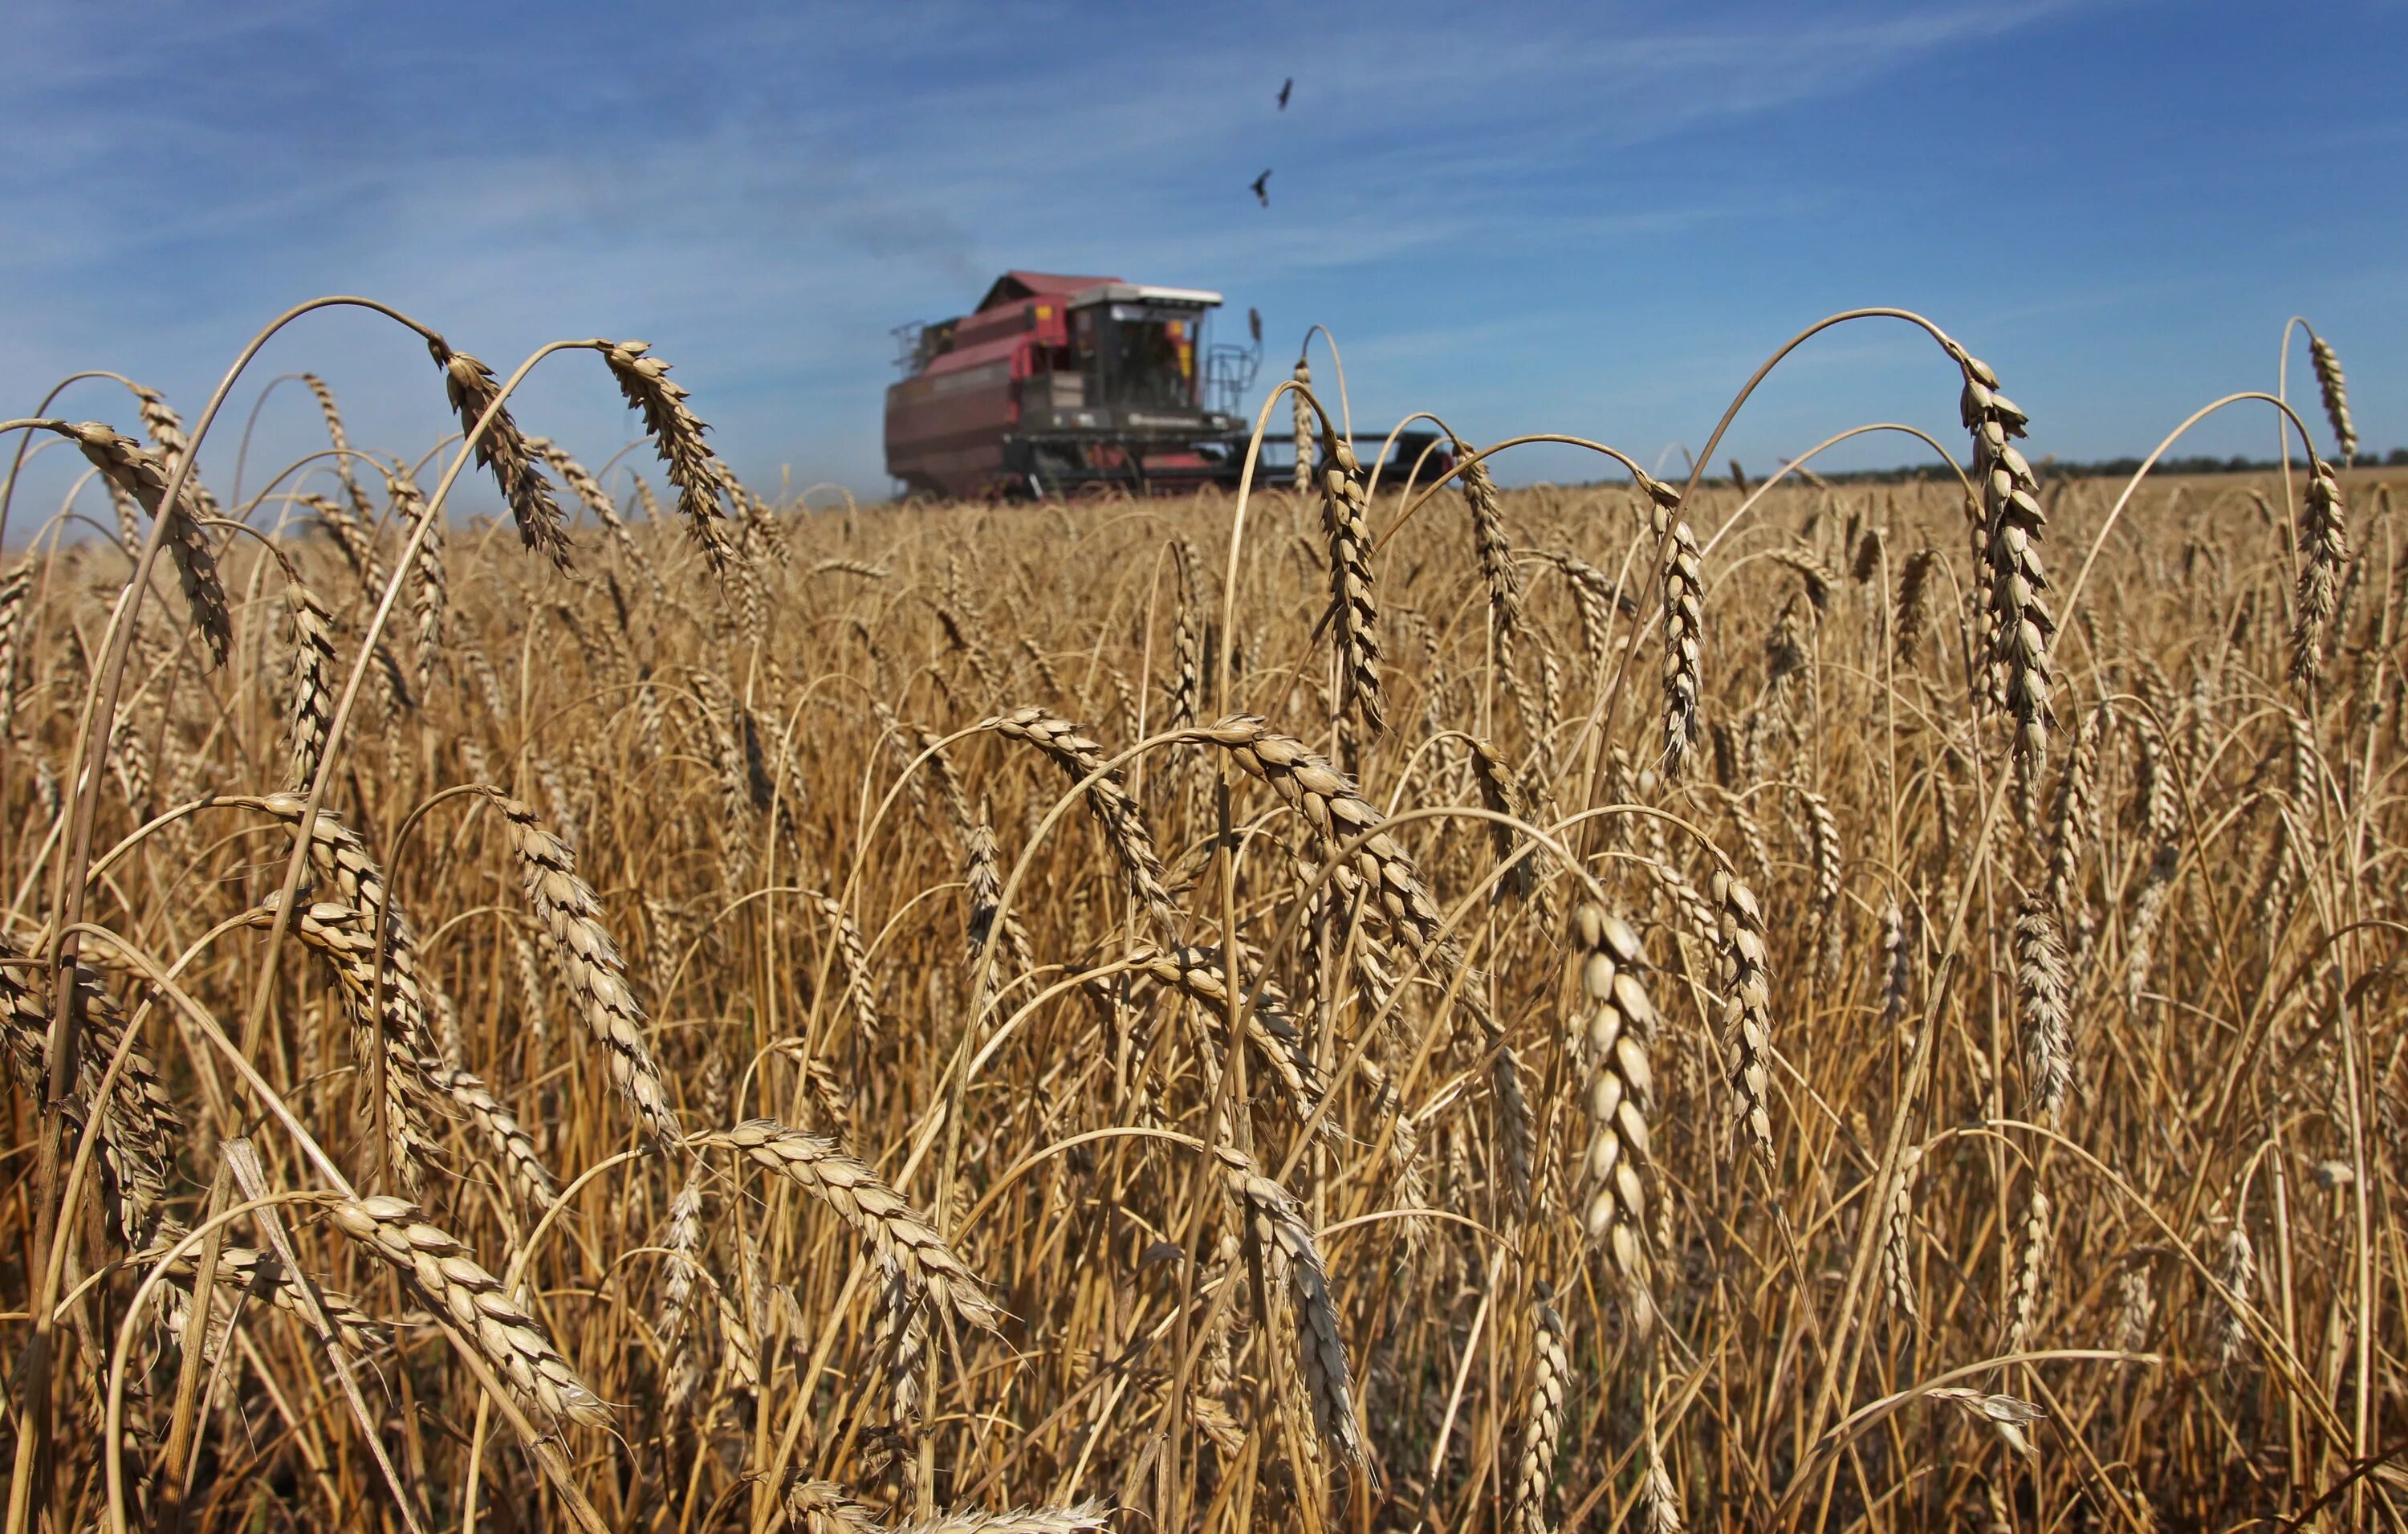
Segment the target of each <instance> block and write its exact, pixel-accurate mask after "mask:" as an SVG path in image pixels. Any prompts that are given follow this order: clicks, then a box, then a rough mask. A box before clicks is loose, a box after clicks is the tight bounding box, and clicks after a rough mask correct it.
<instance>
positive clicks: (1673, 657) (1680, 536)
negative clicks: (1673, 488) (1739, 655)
mask: <svg viewBox="0 0 2408 1534" xmlns="http://www.w3.org/2000/svg"><path fill="white" fill-rule="evenodd" d="M1668 514H1669V513H1668V512H1667V511H1666V510H1665V509H1661V508H1659V509H1657V511H1656V520H1657V521H1658V522H1659V523H1660V522H1662V521H1663V520H1664V519H1665V517H1666V516H1667V515H1668ZM1659 584H1661V586H1662V587H1663V591H1664V760H1663V767H1662V770H1663V773H1664V776H1665V778H1666V779H1667V780H1668V781H1669V780H1671V779H1675V778H1678V777H1680V775H1681V769H1682V767H1684V765H1685V764H1686V763H1687V762H1688V759H1689V753H1691V752H1693V751H1695V750H1696V749H1697V745H1698V698H1699V693H1700V691H1701V690H1702V689H1703V687H1704V670H1703V663H1702V659H1701V652H1700V649H1699V645H1700V642H1701V639H1702V637H1703V635H1704V632H1705V629H1704V609H1703V606H1702V603H1703V600H1704V597H1705V589H1706V588H1705V572H1704V556H1703V555H1701V554H1700V553H1699V552H1698V538H1697V535H1696V534H1694V533H1692V532H1690V531H1689V523H1688V519H1687V518H1685V517H1683V518H1680V519H1678V520H1676V521H1674V522H1673V523H1672V524H1671V536H1670V538H1669V539H1668V540H1667V541H1666V543H1665V545H1664V566H1663V569H1662V572H1661V575H1660V580H1659Z"/></svg>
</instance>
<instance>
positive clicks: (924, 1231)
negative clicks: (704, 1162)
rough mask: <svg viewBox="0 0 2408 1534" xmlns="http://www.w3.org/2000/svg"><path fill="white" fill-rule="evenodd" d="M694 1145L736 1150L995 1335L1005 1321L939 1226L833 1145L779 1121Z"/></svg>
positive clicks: (753, 1122) (755, 1123)
mask: <svg viewBox="0 0 2408 1534" xmlns="http://www.w3.org/2000/svg"><path fill="white" fill-rule="evenodd" d="M693 1143H695V1145H697V1146H711V1147H717V1148H721V1149H725V1150H732V1151H735V1152H737V1153H738V1154H741V1155H743V1156H744V1157H746V1158H747V1159H748V1160H750V1161H752V1162H753V1164H754V1165H756V1166H759V1167H762V1168H766V1169H767V1170H769V1171H772V1172H775V1173H777V1174H779V1175H780V1176H781V1177H784V1178H786V1179H788V1180H789V1181H791V1182H793V1183H796V1184H797V1185H798V1186H800V1187H802V1188H803V1189H804V1190H806V1191H807V1192H809V1193H810V1195H811V1196H812V1197H815V1198H818V1199H819V1200H820V1201H821V1202H822V1203H824V1204H826V1205H827V1206H828V1207H829V1208H830V1209H832V1210H834V1211H836V1212H837V1215H838V1217H839V1218H840V1219H842V1220H843V1221H844V1223H845V1224H847V1225H849V1226H852V1227H853V1230H854V1231H855V1233H857V1234H858V1235H859V1236H860V1237H861V1238H862V1239H863V1240H865V1241H867V1243H868V1244H869V1248H870V1251H871V1253H872V1254H873V1255H875V1256H876V1257H877V1258H878V1259H879V1260H880V1261H882V1262H891V1263H893V1264H895V1265H896V1267H897V1268H899V1269H902V1271H903V1273H904V1274H905V1276H907V1277H908V1278H909V1279H910V1281H911V1283H913V1284H914V1285H915V1286H917V1287H918V1288H919V1289H920V1290H922V1291H923V1292H925V1293H926V1294H927V1295H928V1296H929V1297H931V1298H932V1299H934V1300H935V1301H936V1302H937V1304H938V1305H939V1306H941V1307H943V1308H945V1309H947V1310H950V1311H952V1312H953V1313H954V1314H955V1315H957V1316H959V1317H961V1319H962V1320H964V1321H966V1322H968V1324H969V1325H971V1326H976V1327H978V1328H979V1329H980V1330H982V1331H993V1330H995V1329H996V1326H997V1324H998V1323H999V1321H1000V1320H1001V1317H1002V1312H1001V1311H999V1310H998V1309H997V1308H996V1303H995V1301H994V1300H993V1299H990V1298H989V1297H987V1293H986V1290H985V1287H984V1286H983V1285H982V1284H981V1283H979V1281H978V1278H977V1276H976V1275H974V1274H973V1273H971V1271H970V1270H969V1269H968V1266H967V1265H965V1264H964V1263H963V1262H962V1260H961V1259H960V1258H959V1257H957V1256H955V1255H953V1250H952V1249H951V1248H950V1247H948V1246H946V1245H945V1242H944V1239H943V1238H942V1237H940V1236H939V1235H938V1234H937V1231H936V1229H935V1227H934V1226H931V1225H930V1224H929V1223H928V1222H927V1220H926V1219H925V1218H924V1217H923V1216H921V1215H920V1214H919V1213H918V1212H917V1211H914V1210H913V1209H912V1208H911V1207H910V1205H909V1204H908V1203H906V1202H905V1201H904V1198H903V1196H902V1195H901V1194H899V1193H896V1191H895V1190H894V1189H893V1188H891V1187H888V1186H887V1185H886V1184H885V1183H882V1182H880V1181H879V1179H878V1177H877V1175H876V1174H875V1173H873V1172H872V1171H871V1170H870V1169H869V1168H868V1167H867V1166H866V1165H864V1164H863V1163H862V1162H861V1161H860V1160H858V1159H857V1158H855V1157H854V1156H853V1155H851V1154H848V1153H847V1152H846V1151H845V1149H844V1147H843V1146H841V1145H839V1144H838V1143H837V1142H836V1141H835V1140H830V1139H828V1138H826V1137H825V1136H824V1135H811V1134H805V1133H804V1132H803V1131H802V1130H800V1129H793V1128H789V1127H787V1126H786V1125H782V1124H781V1123H779V1122H778V1121H777V1120H775V1119H748V1120H746V1121H745V1122H744V1123H742V1124H739V1125H737V1126H736V1127H735V1128H733V1129H730V1130H728V1131H726V1132H725V1133H724V1134H722V1133H712V1134H704V1135H697V1136H695V1140H694V1141H693Z"/></svg>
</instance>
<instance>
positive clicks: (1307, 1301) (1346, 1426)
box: [1213, 1145, 1364, 1465]
mask: <svg viewBox="0 0 2408 1534" xmlns="http://www.w3.org/2000/svg"><path fill="white" fill-rule="evenodd" d="M1213 1154H1215V1155H1216V1156H1217V1157H1218V1158H1219V1160H1220V1163H1221V1175H1222V1180H1223V1182H1224V1183H1225V1184H1226V1187H1227V1189H1228V1193H1229V1197H1230V1199H1231V1200H1232V1201H1233V1202H1234V1203H1235V1204H1236V1205H1237V1206H1238V1208H1239V1210H1240V1211H1241V1212H1242V1214H1243V1216H1244V1228H1245V1232H1246V1239H1247V1240H1249V1241H1251V1242H1253V1243H1254V1251H1255V1253H1256V1254H1257V1255H1258V1258H1259V1260H1260V1261H1261V1262H1262V1263H1263V1264H1264V1265H1265V1267H1266V1268H1267V1269H1269V1271H1270V1272H1271V1275H1272V1277H1273V1278H1274V1279H1277V1280H1283V1281H1284V1283H1285V1284H1286V1289H1287V1297H1288V1303H1289V1306H1290V1308H1291V1309H1292V1311H1293V1312H1294V1313H1295V1316H1296V1325H1297V1365H1298V1372H1299V1373H1300V1374H1301V1375H1302V1376H1303V1383H1304V1387H1305V1393H1306V1395H1307V1396H1308V1397H1309V1398H1310V1399H1311V1401H1312V1418H1313V1423H1314V1426H1316V1427H1317V1428H1318V1429H1319V1430H1320V1434H1321V1439H1322V1441H1323V1442H1325V1443H1326V1444H1327V1445H1328V1446H1329V1448H1330V1450H1331V1452H1333V1453H1335V1454H1336V1455H1338V1457H1339V1458H1340V1459H1341V1460H1344V1461H1345V1462H1347V1463H1348V1464H1356V1465H1359V1464H1361V1463H1362V1462H1363V1459H1364V1446H1363V1425H1362V1421H1361V1419H1360V1418H1358V1417H1357V1416H1356V1415H1355V1377H1354V1373H1353V1370H1352V1369H1349V1367H1348V1365H1347V1361H1346V1343H1345V1340H1344V1339H1343V1338H1342V1337H1341V1336H1340V1331H1339V1319H1338V1302H1337V1300H1336V1299H1335V1298H1334V1297H1332V1296H1331V1294H1330V1292H1329V1270H1328V1269H1326V1267H1324V1266H1323V1265H1322V1260H1321V1248H1320V1246H1319V1245H1318V1244H1317V1243H1316V1242H1315V1241H1314V1240H1313V1239H1312V1226H1308V1225H1307V1224H1306V1223H1305V1219H1304V1210H1303V1207H1302V1206H1301V1205H1299V1204H1298V1203H1297V1201H1296V1198H1295V1197H1294V1196H1293V1195H1291V1194H1290V1193H1289V1192H1288V1191H1287V1190H1286V1189H1285V1188H1283V1187H1281V1186H1280V1185H1279V1184H1278V1183H1274V1182H1272V1181H1271V1180H1270V1179H1269V1178H1268V1177H1265V1176H1264V1175H1263V1174H1262V1173H1261V1172H1260V1171H1259V1170H1258V1169H1257V1168H1255V1166H1254V1161H1253V1159H1252V1158H1251V1157H1249V1156H1247V1155H1245V1154H1243V1153H1242V1152H1240V1151H1236V1150H1233V1149H1231V1148H1230V1147H1228V1146H1226V1145H1224V1146H1218V1147H1215V1149H1214V1152H1213Z"/></svg>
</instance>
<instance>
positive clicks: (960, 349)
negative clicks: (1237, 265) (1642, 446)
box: [886, 271, 1429, 497]
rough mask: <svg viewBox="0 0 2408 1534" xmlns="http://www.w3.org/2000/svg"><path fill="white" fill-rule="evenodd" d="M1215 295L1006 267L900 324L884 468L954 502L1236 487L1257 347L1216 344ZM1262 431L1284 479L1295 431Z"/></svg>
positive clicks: (1264, 472) (1263, 472) (1263, 469)
mask: <svg viewBox="0 0 2408 1534" xmlns="http://www.w3.org/2000/svg"><path fill="white" fill-rule="evenodd" d="M1220 303H1221V295H1220V294H1217V293H1210V292H1207V291H1205V290H1203V289H1200V288H1166V287H1153V286H1147V285H1144V284H1140V283H1134V282H1124V281H1122V280H1120V279H1118V278H1113V277H1066V276H1061V275H1058V274H1055V273H1051V272H1029V271H1011V272H1006V273H1004V274H1003V275H1002V276H1001V277H999V278H997V279H996V280H995V285H994V286H993V287H991V288H989V289H988V290H987V293H986V296H985V297H984V298H982V299H981V300H980V302H979V306H978V308H976V309H974V310H972V311H971V312H970V313H968V314H965V315H962V316H960V317H959V318H957V319H952V320H943V321H939V322H936V323H929V324H910V325H905V326H903V327H902V328H901V329H899V330H897V331H896V333H895V335H896V340H897V341H898V342H899V343H900V348H899V351H900V354H899V355H898V356H897V357H896V366H897V367H898V368H899V369H900V371H901V372H902V375H903V376H902V378H901V379H900V380H898V381H896V382H895V383H894V384H891V385H889V386H888V388H887V391H886V472H887V473H889V474H890V475H892V476H894V477H895V478H896V479H897V480H901V481H903V484H904V487H905V489H906V490H907V491H908V492H910V494H913V495H950V496H958V497H968V496H978V495H1002V496H1011V497H1031V496H1045V495H1066V494H1070V493H1074V492H1076V491H1078V490H1081V489H1082V488H1089V487H1097V486H1111V485H1118V486H1123V487H1125V488H1126V489H1129V490H1132V491H1135V492H1136V493H1138V494H1140V495H1144V494H1149V493H1153V492H1158V491H1165V490H1177V489H1184V488H1191V487H1194V486H1197V485H1208V484H1219V485H1235V484H1236V483H1237V482H1238V476H1239V471H1240V467H1241V466H1242V464H1243V460H1244V457H1245V447H1246V436H1247V432H1248V430H1249V429H1250V425H1251V423H1250V422H1249V421H1247V420H1245V419H1243V418H1242V417H1241V416H1240V408H1241V406H1242V403H1243V400H1244V395H1245V392H1246V390H1247V389H1248V388H1250V387H1251V386H1252V384H1253V382H1254V372H1255V370H1256V368H1257V367H1259V366H1260V365H1261V361H1262V348H1261V343H1260V342H1259V340H1257V341H1256V342H1255V343H1254V345H1253V346H1252V347H1251V348H1249V347H1240V346H1209V345H1208V344H1207V342H1206V340H1205V334H1204V332H1205V326H1206V322H1207V321H1208V320H1209V318H1210V317H1211V311H1212V310H1213V309H1215V308H1219V307H1220ZM1281 413H1282V414H1284V413H1285V412H1284V411H1283V412H1281ZM1264 440H1265V441H1266V443H1272V442H1276V443H1279V444H1281V445H1282V447H1283V453H1282V456H1281V458H1280V459H1279V461H1278V462H1277V463H1276V464H1274V463H1272V462H1269V461H1265V462H1262V463H1260V464H1258V466H1257V467H1256V474H1257V477H1258V478H1275V479H1283V478H1284V477H1285V476H1286V474H1287V473H1288V467H1287V466H1288V465H1290V464H1292V463H1293V462H1294V460H1293V459H1289V458H1287V457H1285V455H1284V449H1285V448H1286V446H1287V445H1288V438H1287V437H1284V436H1282V437H1265V438H1264ZM1427 440H1429V438H1428V437H1426V436H1423V437H1420V438H1419V439H1418V440H1417V441H1416V442H1415V443H1414V444H1413V446H1414V447H1415V448H1416V449H1417V448H1418V447H1419V446H1420V445H1421V443H1423V442H1426V441H1427ZM1404 445H1405V444H1403V443H1402V442H1401V441H1400V443H1399V447H1400V448H1401V447H1403V446H1404Z"/></svg>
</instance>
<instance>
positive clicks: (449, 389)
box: [426, 336, 570, 570]
mask: <svg viewBox="0 0 2408 1534" xmlns="http://www.w3.org/2000/svg"><path fill="white" fill-rule="evenodd" d="M426 351H427V353H428V354H429V355H430V356H432V357H433V358H434V359H435V366H437V367H439V368H441V369H443V392H444V394H446V395H447V396H448V397H449V398H450V399H451V401H452V413H453V414H455V415H457V416H458V417H459V418H460V429H461V430H462V431H463V432H467V433H472V434H473V433H475V432H476V430H477V423H479V422H480V421H482V420H483V419H484V417H485V412H486V411H488V410H492V411H493V412H494V419H493V423H492V424H491V425H488V426H487V427H486V428H485V431H484V435H482V436H481V437H478V438H477V464H478V466H480V467H481V468H488V469H491V470H492V471H493V475H494V482H495V484H497V485H499V486H500V487H501V492H502V499H503V500H504V501H506V502H508V503H509V509H510V518H511V520H512V521H514V522H515V523H518V529H519V542H520V543H521V544H523V545H524V546H525V547H526V548H527V549H529V550H531V551H532V552H537V553H539V554H542V555H543V556H544V557H545V558H547V559H550V560H551V561H552V564H553V565H555V566H559V567H560V568H561V569H564V570H565V569H566V568H568V551H569V547H570V546H569V541H568V529H567V524H566V519H564V518H563V517H562V516H561V514H560V503H559V502H558V501H557V500H554V499H553V498H552V482H551V481H550V480H546V479H545V478H544V477H543V470H541V469H540V468H538V467H537V466H536V462H535V452H534V449H533V447H532V446H531V445H530V444H529V442H528V440H527V437H526V434H525V433H523V432H522V431H521V430H519V423H518V422H517V420H516V419H514V418H513V417H512V416H511V414H510V411H509V406H507V405H503V404H500V400H501V398H502V390H501V385H500V384H498V383H496V382H495V381H494V370H493V369H492V368H490V367H488V366H485V365H484V364H483V363H481V362H479V361H478V360H477V359H476V358H474V357H472V356H470V355H468V354H467V353H466V352H465V351H452V348H451V347H450V346H448V345H446V344H445V343H444V341H443V338H442V337H439V336H437V337H428V339H427V342H426Z"/></svg>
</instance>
